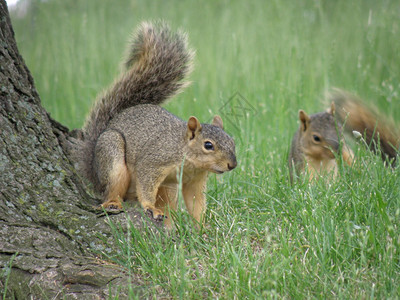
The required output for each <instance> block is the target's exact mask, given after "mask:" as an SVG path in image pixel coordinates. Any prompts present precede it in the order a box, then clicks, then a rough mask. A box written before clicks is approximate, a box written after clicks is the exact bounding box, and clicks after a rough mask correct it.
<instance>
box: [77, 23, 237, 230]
mask: <svg viewBox="0 0 400 300" xmlns="http://www.w3.org/2000/svg"><path fill="white" fill-rule="evenodd" d="M192 59H193V52H192V51H191V50H190V49H188V47H187V38H186V35H185V34H184V33H182V32H178V33H172V32H171V31H170V29H169V28H168V26H167V25H165V24H164V23H161V22H159V23H157V24H151V23H146V22H145V23H142V24H141V26H140V28H139V30H138V32H137V34H136V37H135V39H134V41H133V43H132V45H131V47H130V52H129V57H128V60H127V62H126V68H127V70H126V71H124V72H123V73H122V74H121V75H120V77H119V78H117V79H116V81H115V82H114V84H113V85H112V86H111V87H110V88H109V89H108V90H107V91H105V92H104V93H103V94H101V95H100V96H99V97H98V99H97V101H96V102H95V104H94V106H93V108H92V109H91V111H90V112H89V115H88V117H87V120H86V123H85V125H84V127H83V129H82V139H81V141H80V142H79V143H77V144H76V145H75V147H74V149H73V150H72V152H73V157H74V160H75V161H76V162H77V168H78V170H80V172H81V173H82V174H83V175H84V176H85V177H86V178H87V179H89V181H90V182H91V183H92V184H93V187H94V189H95V190H96V191H97V192H100V193H101V194H102V195H103V199H104V202H103V204H102V206H103V207H104V208H116V209H121V208H122V204H121V202H122V201H123V200H124V199H136V198H137V199H138V201H139V202H140V204H141V206H142V207H143V209H144V210H145V211H146V212H147V213H148V214H149V215H150V216H151V217H152V218H154V219H156V220H163V219H165V222H166V225H171V223H170V220H169V219H167V218H168V216H169V209H168V208H170V209H172V210H175V209H176V207H177V193H178V182H179V178H180V177H181V178H182V181H181V182H182V194H183V198H184V201H185V204H186V207H187V209H188V211H189V213H190V214H191V215H192V216H193V217H194V219H195V220H196V221H198V222H202V218H203V214H204V212H205V206H206V203H205V202H206V200H205V196H204V191H205V188H206V181H207V175H208V173H209V172H213V173H217V174H221V173H224V172H227V171H230V170H232V169H234V168H235V167H236V165H237V162H236V156H235V143H234V141H233V139H232V138H231V137H230V136H229V135H228V134H227V133H226V132H225V131H224V130H223V123H222V120H221V118H220V117H219V116H215V117H214V119H213V122H212V124H200V122H199V121H198V119H197V118H196V117H190V118H189V119H188V121H187V122H185V121H183V120H181V119H179V118H178V117H176V116H175V115H173V114H171V113H170V112H168V111H167V110H165V109H163V108H161V107H160V106H159V105H160V104H161V103H163V102H164V101H166V100H167V99H168V98H170V97H172V96H173V95H175V94H177V93H178V92H180V91H181V90H182V88H184V87H185V86H187V82H184V79H185V78H186V77H187V75H188V73H190V71H191V66H192ZM182 166H183V167H182ZM181 167H182V168H181ZM181 169H182V170H181ZM181 171H182V174H180V172H181Z"/></svg>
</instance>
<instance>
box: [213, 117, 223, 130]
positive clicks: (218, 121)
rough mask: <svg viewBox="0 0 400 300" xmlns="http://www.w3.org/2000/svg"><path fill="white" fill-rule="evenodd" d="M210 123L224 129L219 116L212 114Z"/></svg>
mask: <svg viewBox="0 0 400 300" xmlns="http://www.w3.org/2000/svg"><path fill="white" fill-rule="evenodd" d="M212 125H214V126H217V127H219V128H221V129H224V122H222V119H221V117H220V116H218V115H216V116H214V119H213V121H212Z"/></svg>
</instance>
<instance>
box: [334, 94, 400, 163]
mask: <svg viewBox="0 0 400 300" xmlns="http://www.w3.org/2000/svg"><path fill="white" fill-rule="evenodd" d="M329 98H330V101H333V102H334V103H335V105H336V107H337V117H338V119H339V121H340V122H342V123H343V124H344V125H345V129H346V130H347V131H350V132H352V131H358V132H359V133H361V134H362V135H365V140H366V142H367V144H368V146H369V147H370V149H371V150H373V151H374V152H376V151H377V149H378V145H379V149H380V150H381V155H382V158H383V159H386V158H388V159H389V160H391V161H392V163H393V164H394V163H395V161H396V157H397V153H398V149H399V146H400V145H399V142H400V134H399V132H398V130H397V129H396V127H395V126H394V124H392V122H390V121H389V120H388V118H387V117H383V116H382V115H380V114H379V113H378V112H377V109H375V108H373V107H371V105H368V106H367V105H366V104H365V103H364V102H363V101H362V100H361V99H360V98H359V97H357V96H355V95H353V94H351V93H349V92H346V91H343V90H340V89H333V90H332V92H331V93H330V95H329Z"/></svg>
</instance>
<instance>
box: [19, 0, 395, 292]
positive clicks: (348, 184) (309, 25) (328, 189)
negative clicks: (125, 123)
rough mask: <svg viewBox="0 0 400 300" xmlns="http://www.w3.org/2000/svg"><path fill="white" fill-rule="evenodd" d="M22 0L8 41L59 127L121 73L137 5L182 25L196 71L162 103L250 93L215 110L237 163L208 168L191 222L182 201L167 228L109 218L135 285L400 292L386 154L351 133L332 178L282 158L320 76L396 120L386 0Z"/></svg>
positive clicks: (80, 116)
mask: <svg viewBox="0 0 400 300" xmlns="http://www.w3.org/2000/svg"><path fill="white" fill-rule="evenodd" d="M34 3H35V5H34V6H33V7H32V10H31V11H30V12H29V14H28V15H27V16H26V17H25V18H22V19H20V18H17V16H16V15H14V16H13V18H12V19H13V25H14V29H15V32H16V38H17V41H18V45H19V49H20V51H21V54H22V56H23V57H24V59H25V60H26V63H27V65H28V67H29V68H30V70H31V72H32V74H33V77H34V79H35V84H36V86H37V89H38V91H39V94H40V95H41V99H42V103H43V105H44V107H45V108H46V109H47V110H48V111H50V112H51V115H52V116H53V117H54V118H55V119H57V120H59V121H60V122H62V123H63V124H66V125H67V126H69V127H70V128H76V127H80V126H82V124H83V122H84V117H85V115H86V113H87V112H88V110H89V108H90V106H91V104H92V102H93V100H94V99H95V96H96V94H97V93H98V92H99V91H101V90H102V89H104V88H105V87H106V86H107V85H108V84H110V83H111V82H112V80H113V78H114V77H115V76H116V75H117V74H118V72H119V66H120V61H121V58H122V57H123V54H124V51H125V46H126V44H127V43H126V41H127V39H128V37H129V36H130V33H131V32H132V31H133V30H134V28H135V27H136V26H137V25H138V24H139V23H140V22H141V21H143V20H149V19H150V20H155V19H159V18H162V19H164V20H166V21H168V22H169V23H170V24H171V25H172V27H173V28H183V29H184V30H185V31H187V32H188V34H189V41H190V44H191V46H192V47H193V48H194V49H195V50H196V53H197V54H196V59H195V71H194V72H193V74H192V76H191V80H192V81H193V84H192V85H191V87H189V88H188V89H187V90H186V91H185V92H184V93H182V94H180V95H179V96H178V97H176V98H175V99H174V100H173V101H171V102H170V103H168V104H167V105H166V107H167V109H169V110H170V111H171V112H173V113H175V114H176V115H178V116H179V117H181V118H184V119H186V118H188V117H189V116H190V115H196V116H197V117H199V119H200V120H201V121H207V120H210V119H211V118H212V116H213V115H214V114H218V113H223V112H224V111H223V110H222V111H221V107H223V105H224V104H225V103H226V102H227V101H228V100H229V99H230V98H231V96H233V95H235V93H236V92H239V93H240V95H242V96H243V97H244V98H245V99H246V100H247V101H248V103H250V104H251V105H252V106H253V107H254V111H253V110H251V111H250V112H249V114H248V115H247V116H241V117H238V118H232V117H231V118H230V119H229V120H230V121H232V123H231V122H229V120H227V118H226V116H225V117H224V121H225V124H226V128H227V131H228V132H229V133H230V134H231V135H233V136H234V138H235V140H236V143H237V155H238V160H239V166H238V168H237V169H236V170H235V171H233V172H231V173H228V174H225V175H223V176H214V175H212V176H210V180H209V184H208V192H207V200H208V209H207V213H206V224H207V226H206V227H205V228H204V230H203V231H202V232H201V233H200V234H199V233H197V232H194V231H193V230H192V226H191V225H190V222H189V221H188V216H187V214H186V213H185V211H184V210H183V211H182V212H178V214H177V216H176V217H177V222H176V223H177V230H176V231H175V232H174V233H171V234H165V233H162V232H156V233H154V232H153V231H152V230H150V229H146V230H145V231H144V232H143V231H138V230H136V229H132V230H131V231H130V232H129V233H127V232H121V231H119V230H117V229H116V237H117V238H118V239H119V240H121V241H123V242H122V243H121V244H120V249H115V250H116V251H115V254H114V255H112V259H113V260H115V261H118V262H119V263H121V264H122V265H125V266H126V267H127V268H129V270H130V271H131V272H132V274H134V275H133V276H137V277H138V278H140V280H141V281H142V282H143V285H144V286H146V287H147V288H146V290H147V291H148V296H152V295H154V296H156V295H160V294H162V295H164V296H167V297H172V298H224V299H232V298H236V299H242V298H295V299H296V298H306V297H307V298H344V299H347V298H362V299H364V298H378V299H380V298H398V297H399V296H400V289H399V286H400V261H399V258H400V254H399V250H400V238H399V236H400V230H399V225H400V216H399V215H400V186H399V172H400V171H399V168H395V169H389V168H385V167H384V165H383V163H382V162H381V161H380V159H379V157H377V156H375V155H372V154H370V153H368V152H367V151H365V149H364V148H363V146H362V145H358V144H357V143H355V145H354V147H355V148H354V150H355V152H356V156H357V164H356V166H354V168H351V169H350V168H342V169H341V170H340V177H339V179H338V180H337V181H336V182H329V181H328V180H321V181H319V182H318V183H316V184H307V183H305V182H301V181H300V182H297V183H296V184H295V185H294V186H290V184H289V180H288V170H287V166H286V160H287V153H288V148H289V143H290V140H291V137H292V135H293V134H294V132H295V130H296V128H297V126H298V125H297V124H298V122H297V111H298V110H299V109H305V110H306V111H307V112H308V113H314V112H317V111H321V110H323V109H325V107H326V104H324V103H323V102H322V101H321V99H322V96H323V94H324V91H325V90H326V89H328V88H330V87H333V86H336V87H341V88H344V89H347V90H350V91H353V92H355V93H357V94H358V95H360V96H361V97H363V98H365V99H366V100H367V101H369V102H371V103H374V105H376V106H378V107H379V108H380V109H381V111H382V112H384V113H385V114H386V115H387V116H388V117H389V118H393V119H395V120H400V105H399V99H400V95H399V90H400V80H399V75H400V71H399V68H398V65H399V61H400V39H399V38H398V36H399V35H400V19H399V17H398V16H399V14H400V3H399V2H398V1H395V0H393V1H361V0H356V1H345V0H338V1H318V0H315V1H261V0H260V1H178V0H176V1H105V0H103V1H99V0H96V1H89V0H88V1H60V0H53V1H48V2H43V3H39V2H38V1H35V2H34ZM235 99H237V98H235ZM235 103H236V104H237V102H235ZM239 103H243V102H239ZM230 107H231V108H232V106H230ZM117 228H118V227H117ZM134 294H135V289H134V287H133V290H132V295H134Z"/></svg>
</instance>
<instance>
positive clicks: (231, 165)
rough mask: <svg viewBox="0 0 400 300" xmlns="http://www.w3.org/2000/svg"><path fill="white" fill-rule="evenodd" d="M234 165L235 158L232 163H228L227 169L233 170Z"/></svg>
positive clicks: (235, 164) (235, 162)
mask: <svg viewBox="0 0 400 300" xmlns="http://www.w3.org/2000/svg"><path fill="white" fill-rule="evenodd" d="M236 166H237V161H236V159H235V160H234V161H233V162H232V163H228V169H229V171H230V170H233V169H234V168H236Z"/></svg>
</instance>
